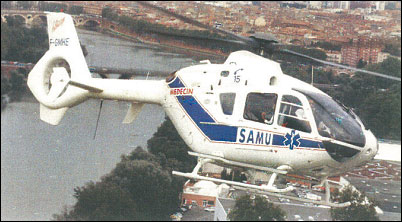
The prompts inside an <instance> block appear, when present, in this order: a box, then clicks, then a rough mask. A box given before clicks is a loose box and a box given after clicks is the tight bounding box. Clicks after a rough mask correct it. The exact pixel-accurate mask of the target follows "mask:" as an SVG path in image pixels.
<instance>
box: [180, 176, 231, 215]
mask: <svg viewBox="0 0 402 222" xmlns="http://www.w3.org/2000/svg"><path fill="white" fill-rule="evenodd" d="M228 195H229V186H228V185H226V184H220V185H216V184H215V183H213V182H211V181H205V180H201V181H198V182H196V183H192V182H191V181H190V180H188V181H187V182H186V183H185V184H184V189H183V194H182V204H184V205H197V206H200V207H203V208H205V207H214V206H215V203H216V198H217V197H227V196H228Z"/></svg>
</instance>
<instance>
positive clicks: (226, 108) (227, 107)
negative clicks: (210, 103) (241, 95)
mask: <svg viewBox="0 0 402 222" xmlns="http://www.w3.org/2000/svg"><path fill="white" fill-rule="evenodd" d="M219 99H220V101H221V107H222V112H223V113H224V114H225V115H232V114H233V107H234V103H235V99H236V93H221V94H220V95H219Z"/></svg>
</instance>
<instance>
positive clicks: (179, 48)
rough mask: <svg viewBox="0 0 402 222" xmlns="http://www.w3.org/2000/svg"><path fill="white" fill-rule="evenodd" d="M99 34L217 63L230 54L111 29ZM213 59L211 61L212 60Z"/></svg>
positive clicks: (103, 30)
mask: <svg viewBox="0 0 402 222" xmlns="http://www.w3.org/2000/svg"><path fill="white" fill-rule="evenodd" d="M98 32H100V33H102V34H108V35H111V36H113V37H117V38H121V39H124V40H128V41H133V42H137V43H142V44H147V45H151V46H156V47H159V48H162V49H164V50H168V51H169V52H172V53H181V54H186V55H190V56H197V55H198V56H203V57H205V56H208V57H212V59H213V60H216V61H217V62H223V61H224V60H225V59H226V58H227V56H228V54H226V53H222V52H221V51H219V50H211V49H201V48H197V47H196V46H189V45H185V44H183V43H179V42H176V43H175V44H173V43H172V42H171V41H169V42H168V41H163V40H158V39H155V38H152V37H143V36H140V35H138V34H136V33H130V35H127V34H125V33H122V32H118V31H116V30H111V29H101V30H99V31H98ZM212 59H211V60H212Z"/></svg>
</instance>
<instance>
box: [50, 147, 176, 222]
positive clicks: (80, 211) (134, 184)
mask: <svg viewBox="0 0 402 222" xmlns="http://www.w3.org/2000/svg"><path fill="white" fill-rule="evenodd" d="M182 186H183V183H178V182H177V180H174V179H173V178H172V176H171V174H170V172H169V171H167V170H165V169H163V168H162V167H161V165H160V164H159V162H158V157H156V156H155V155H153V154H151V153H148V152H145V151H143V150H142V149H141V148H137V149H136V150H135V151H133V152H132V153H131V154H130V155H122V157H121V162H119V163H118V164H117V165H116V167H115V168H114V169H113V170H112V171H111V172H110V173H109V174H107V175H105V176H103V177H102V179H101V181H100V182H97V183H94V182H89V183H87V184H86V185H85V186H83V187H77V188H75V189H74V192H75V194H74V197H75V198H76V199H77V202H76V204H75V205H74V206H73V207H72V209H71V210H67V209H64V211H63V212H62V213H61V214H55V215H53V218H54V219H55V220H168V219H169V215H170V213H172V212H173V211H174V210H175V209H176V208H177V206H178V205H179V203H180V199H179V192H180V191H181V190H182Z"/></svg>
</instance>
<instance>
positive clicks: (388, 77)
mask: <svg viewBox="0 0 402 222" xmlns="http://www.w3.org/2000/svg"><path fill="white" fill-rule="evenodd" d="M279 52H283V53H288V54H292V55H296V56H300V57H303V58H306V59H311V60H313V61H316V62H319V63H323V64H326V65H330V66H336V67H340V68H344V69H349V70H353V71H356V72H363V73H366V74H370V75H374V76H379V77H382V78H387V79H392V80H396V81H399V82H400V81H401V78H398V77H394V76H389V75H385V74H381V73H378V72H372V71H368V70H364V69H358V68H354V67H350V66H345V65H341V64H337V63H333V62H328V61H324V60H321V59H316V58H313V57H311V56H308V55H304V54H301V53H298V52H294V51H291V50H288V49H282V50H280V51H279Z"/></svg>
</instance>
